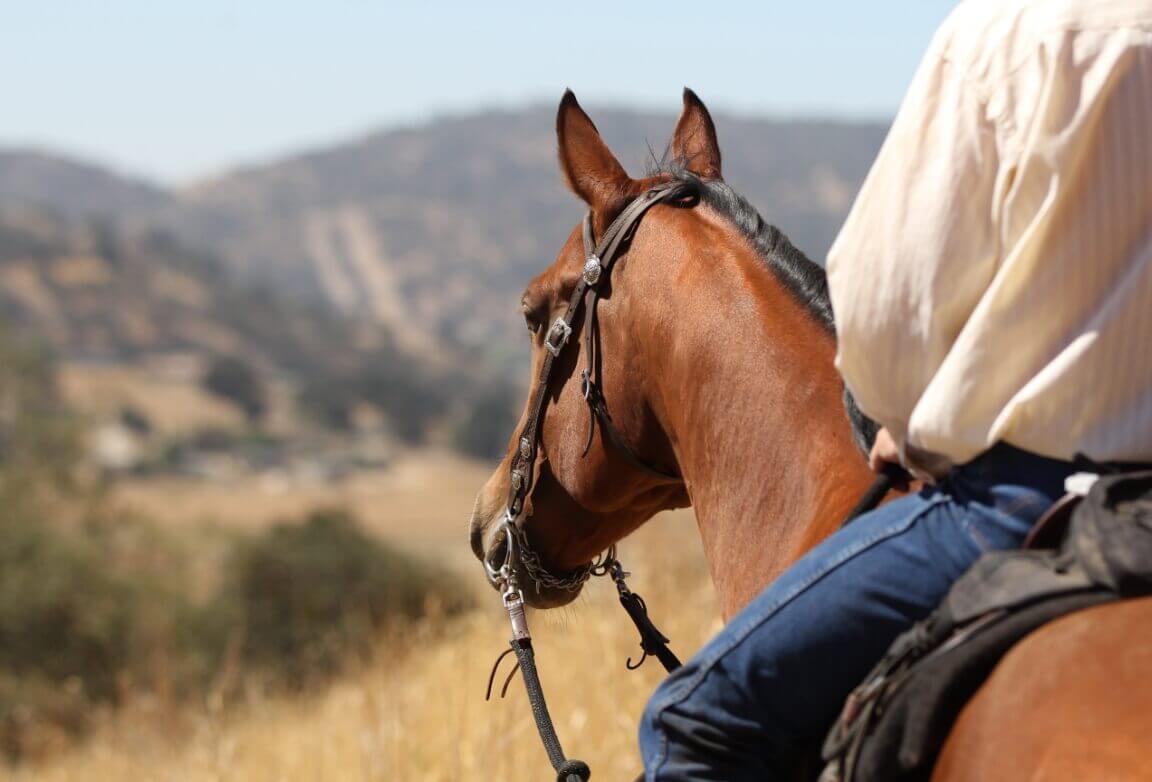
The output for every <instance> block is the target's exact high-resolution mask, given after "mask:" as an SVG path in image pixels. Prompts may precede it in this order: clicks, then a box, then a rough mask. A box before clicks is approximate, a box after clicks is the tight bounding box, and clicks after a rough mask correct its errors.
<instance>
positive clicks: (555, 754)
mask: <svg viewBox="0 0 1152 782" xmlns="http://www.w3.org/2000/svg"><path fill="white" fill-rule="evenodd" d="M691 193H692V188H691V186H689V185H685V184H684V183H682V182H668V183H664V184H660V185H656V186H654V187H652V188H650V189H649V190H647V191H645V192H644V193H643V194H641V195H640V196H639V197H638V198H636V199H635V200H633V201H632V202H631V203H630V204H628V206H626V207H625V208H624V210H623V211H622V212H621V213H620V214H619V216H617V218H616V219H615V220H613V221H612V223H611V225H609V226H608V229H607V230H606V231H605V232H604V235H603V236H602V237H601V239H600V242H599V243H598V244H597V243H596V242H595V241H594V237H593V228H592V215H591V213H589V214H587V215H585V217H584V226H583V239H584V256H585V261H584V267H583V270H582V272H581V275H580V280H579V281H578V282H577V283H576V287H575V289H574V290H573V291H572V296H571V297H570V298H569V300H568V307H567V309H566V310H565V311H564V314H563V315H561V316H560V317H558V318H557V319H556V320H555V321H554V322H553V323H552V325H551V326H550V327H549V328H548V332H547V333H546V334H545V336H544V348H545V350H546V351H547V355H546V356H545V357H544V361H543V363H542V364H541V367H540V374H539V377H538V379H537V384H536V392H535V394H534V395H533V397H532V399H531V401H530V402H529V405H528V410H529V413H528V418H527V420H526V421H525V423H524V428H523V429H522V430H521V432H520V438H519V441H518V443H517V451H516V455H515V457H514V458H513V460H512V464H511V466H510V468H509V470H510V474H509V478H510V483H509V486H510V488H509V494H508V502H507V506H506V508H505V511H504V520H503V521H502V522H501V525H500V530H499V533H498V534H501V533H502V534H503V535H504V547H505V548H504V561H503V563H502V564H501V565H500V566H499V567H495V566H494V565H493V564H492V563H491V562H489V561H488V560H487V559H486V558H485V560H484V567H485V570H486V571H487V574H488V580H489V581H490V582H491V583H492V585H493V586H495V587H496V588H497V589H498V590H499V591H500V593H501V601H502V602H503V604H504V609H505V610H506V611H507V613H508V619H509V622H510V623H511V626H512V638H511V639H510V641H509V644H510V646H511V648H510V649H508V650H506V651H505V652H504V654H502V655H500V657H499V658H497V660H496V663H495V665H494V666H493V667H492V673H491V675H490V676H489V678H488V697H491V695H492V685H493V683H494V681H495V677H496V671H497V669H498V668H499V666H500V663H501V662H502V661H503V659H504V658H505V657H506V656H507V655H508V654H509V653H512V654H515V656H516V667H515V668H513V669H512V672H511V673H510V674H509V675H508V678H507V679H506V680H505V682H504V686H503V688H502V689H501V696H503V694H504V692H506V691H507V689H508V684H509V683H510V682H511V680H512V676H513V675H515V673H516V671H517V670H519V671H520V672H521V674H522V675H523V678H524V686H525V688H526V689H527V691H528V699H529V701H530V703H531V705H532V716H533V717H534V718H535V721H536V729H537V731H538V732H539V734H540V738H541V740H542V741H543V743H544V749H545V750H546V751H547V753H548V759H549V761H550V762H551V763H552V768H553V769H554V770H555V771H556V775H557V776H556V778H557V780H558V782H584V781H585V780H587V779H588V778H589V776H591V773H592V772H591V770H590V769H589V768H588V764H586V763H584V762H583V761H580V760H570V759H568V758H566V757H565V755H564V750H563V748H562V747H561V746H560V741H559V739H558V738H557V736H556V728H555V726H554V725H553V724H552V718H551V716H550V715H549V713H548V706H547V703H546V702H545V700H544V691H543V689H542V687H541V685H540V677H539V675H538V673H537V671H536V657H535V651H534V649H533V647H532V634H531V632H530V631H529V629H528V619H527V617H526V615H525V612H524V607H525V604H524V594H523V592H522V591H521V589H520V586H519V584H518V583H517V576H516V570H517V565H519V566H520V569H522V570H523V571H524V573H526V574H527V575H528V576H529V577H530V578H532V580H533V581H535V582H536V584H537V585H538V586H543V587H549V588H553V589H566V590H572V591H575V590H577V589H579V588H580V587H581V586H583V584H584V582H586V581H587V580H588V579H589V578H591V577H592V576H610V577H611V578H612V580H613V581H614V582H615V583H616V590H617V593H618V595H619V598H620V604H621V605H622V606H623V607H624V610H625V611H626V612H627V613H628V616H629V618H630V619H631V620H632V622H633V624H635V625H636V629H637V630H638V631H639V632H640V647H641V650H642V651H643V653H644V654H643V656H641V658H640V659H639V660H638V661H637V662H636V663H633V662H632V660H631V658H629V659H628V660H627V661H626V666H627V667H628V669H629V670H635V669H636V668H639V667H640V665H642V664H643V663H644V661H645V660H646V659H647V658H648V656H649V655H651V656H654V657H656V658H657V659H658V660H659V661H660V663H661V664H662V665H663V666H664V668H665V669H666V670H667V671H669V672H671V671H673V670H675V669H676V668H678V667H680V660H679V659H677V658H676V655H675V654H674V653H673V652H672V650H671V649H669V648H668V639H667V638H666V637H665V636H664V634H663V633H661V632H660V631H659V630H658V629H657V628H656V626H655V625H654V624H653V623H652V621H651V620H650V619H649V618H648V608H647V606H646V605H645V603H644V599H643V598H641V597H640V596H639V595H638V594H636V593H635V592H632V591H631V590H630V589H629V588H628V584H627V583H626V581H625V578H626V577H627V576H628V575H629V574H628V573H627V571H625V570H624V566H623V565H622V564H621V563H620V560H618V559H617V558H616V547H615V546H611V547H609V549H608V551H607V552H605V553H604V554H603V555H601V556H600V557H599V558H598V559H597V560H595V561H593V562H589V563H588V564H586V565H584V566H582V567H580V568H577V569H576V570H575V571H573V572H572V573H569V574H567V575H564V576H558V575H555V574H553V573H551V572H549V571H548V570H547V568H545V567H544V565H543V563H542V562H541V561H540V557H539V556H538V555H537V554H536V552H535V551H533V550H532V548H531V546H530V545H529V544H528V536H527V533H526V532H525V531H524V527H523V522H524V516H525V513H524V508H525V501H526V500H527V499H528V497H529V496H530V495H531V493H532V487H533V485H534V484H535V479H536V455H537V451H538V449H539V445H540V431H541V426H542V423H543V416H544V412H545V409H546V404H547V395H548V388H549V381H550V379H551V376H552V370H553V368H554V366H555V362H556V359H557V358H559V356H560V354H561V352H562V351H563V350H564V346H565V345H566V344H567V343H568V339H569V337H570V336H571V335H572V330H573V329H572V324H573V322H574V321H575V320H576V318H577V317H578V316H579V315H580V312H581V310H582V309H584V310H585V312H586V317H585V329H584V340H585V346H586V351H585V352H586V355H587V359H586V360H587V364H586V366H585V367H584V369H583V371H582V372H581V374H580V381H581V390H582V393H583V396H584V401H585V402H586V403H587V404H588V410H589V424H588V440H587V442H586V443H585V446H584V454H587V453H588V450H589V448H590V447H591V445H592V439H593V437H594V434H595V429H596V424H597V422H599V424H600V426H601V428H602V429H603V431H604V433H605V434H606V435H607V437H608V439H609V441H610V442H611V443H612V444H613V445H614V446H615V447H616V449H617V450H619V451H620V453H621V454H623V455H624V457H625V458H626V459H627V460H628V462H629V463H631V464H632V465H633V466H634V467H636V468H637V469H639V470H641V471H643V472H646V473H648V474H649V475H654V476H656V477H657V478H660V479H663V480H667V481H678V480H680V478H679V476H677V475H675V474H674V473H672V472H669V471H667V470H664V469H662V468H660V467H658V466H655V465H652V464H650V463H648V462H646V461H645V460H644V459H643V458H641V457H640V456H639V455H637V454H636V452H635V451H633V450H632V448H631V447H629V445H628V444H627V441H626V440H625V439H624V436H623V435H622V434H621V432H620V430H619V429H618V428H617V427H616V425H615V424H614V423H613V422H612V417H611V416H610V415H609V413H608V407H607V404H606V402H605V400H604V395H603V393H602V392H601V390H600V386H599V383H598V382H597V378H598V375H599V361H598V353H597V350H596V348H597V339H596V335H597V332H598V320H597V311H596V305H597V303H598V302H599V299H600V288H599V286H601V285H603V283H604V282H605V281H607V279H608V278H609V277H610V275H611V273H612V268H613V266H614V265H615V262H616V259H617V258H618V256H619V253H620V251H621V248H622V247H623V246H624V244H625V243H626V242H627V241H628V240H629V239H630V238H631V236H632V234H633V232H634V230H635V228H636V226H637V225H638V224H639V223H640V220H641V218H643V217H644V215H645V213H647V211H648V210H649V209H651V208H652V207H653V206H655V205H656V204H659V203H664V202H669V201H677V200H680V199H683V198H685V197H688V196H690V195H691Z"/></svg>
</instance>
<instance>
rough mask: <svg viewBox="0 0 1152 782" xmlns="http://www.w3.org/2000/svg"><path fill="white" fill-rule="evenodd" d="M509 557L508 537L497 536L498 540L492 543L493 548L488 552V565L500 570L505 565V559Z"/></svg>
mask: <svg viewBox="0 0 1152 782" xmlns="http://www.w3.org/2000/svg"><path fill="white" fill-rule="evenodd" d="M507 557H508V538H507V537H506V536H504V535H501V536H500V537H499V538H497V540H496V542H494V543H493V544H492V549H491V550H490V551H489V552H488V567H489V568H491V569H492V570H499V569H500V568H501V567H503V566H504V561H505V559H507Z"/></svg>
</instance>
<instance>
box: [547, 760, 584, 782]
mask: <svg viewBox="0 0 1152 782" xmlns="http://www.w3.org/2000/svg"><path fill="white" fill-rule="evenodd" d="M590 776H592V769H590V768H588V764H587V763H585V762H584V761H583V760H566V761H564V764H563V765H562V766H560V768H558V769H556V782H588V778H589V777H590Z"/></svg>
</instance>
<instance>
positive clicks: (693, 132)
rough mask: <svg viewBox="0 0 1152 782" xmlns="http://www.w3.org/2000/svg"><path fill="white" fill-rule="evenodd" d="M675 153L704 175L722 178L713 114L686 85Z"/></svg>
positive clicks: (708, 177) (674, 141)
mask: <svg viewBox="0 0 1152 782" xmlns="http://www.w3.org/2000/svg"><path fill="white" fill-rule="evenodd" d="M671 148H672V157H673V159H674V160H675V161H676V162H677V163H679V164H680V165H682V166H684V167H685V168H687V169H688V170H689V171H691V172H692V173H693V174H696V175H697V176H699V177H701V178H703V179H720V144H719V143H718V142H717V141H716V126H715V125H714V124H712V115H711V114H709V113H708V109H706V108H704V103H703V102H702V101H701V100H700V99H699V98H698V97H696V93H694V92H692V90H690V89H688V88H687V87H685V88H684V110H683V111H682V112H680V120H679V121H678V122H677V123H676V130H675V132H674V133H673V134H672V145H671Z"/></svg>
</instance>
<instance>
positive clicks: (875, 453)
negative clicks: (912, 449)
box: [868, 427, 900, 472]
mask: <svg viewBox="0 0 1152 782" xmlns="http://www.w3.org/2000/svg"><path fill="white" fill-rule="evenodd" d="M899 463H900V446H898V445H897V444H896V441H895V440H894V439H892V435H891V434H890V433H889V432H888V428H887V427H881V428H880V431H879V432H877V433H876V441H875V442H874V443H872V452H871V453H870V454H868V466H869V467H871V468H872V471H873V472H880V471H881V470H883V469H884V465H885V464H899Z"/></svg>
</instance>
